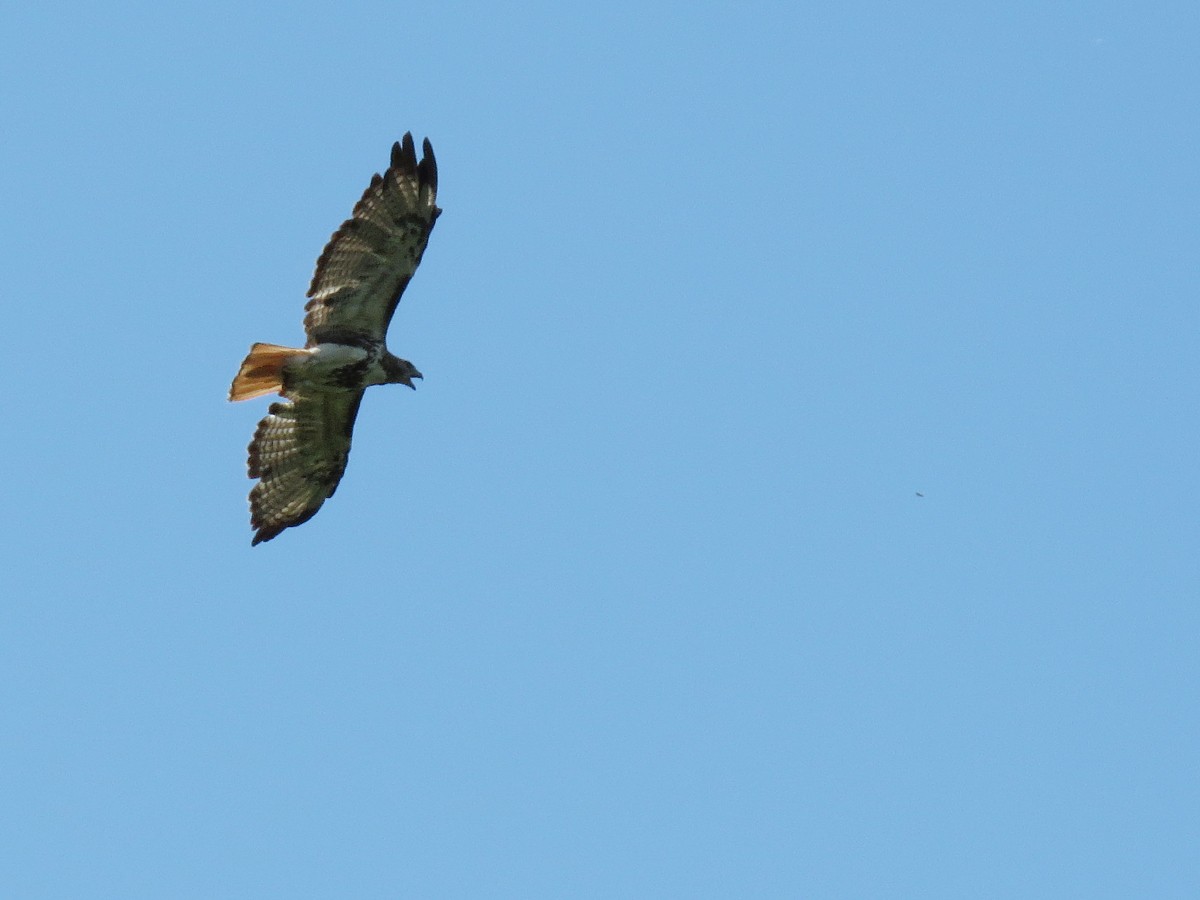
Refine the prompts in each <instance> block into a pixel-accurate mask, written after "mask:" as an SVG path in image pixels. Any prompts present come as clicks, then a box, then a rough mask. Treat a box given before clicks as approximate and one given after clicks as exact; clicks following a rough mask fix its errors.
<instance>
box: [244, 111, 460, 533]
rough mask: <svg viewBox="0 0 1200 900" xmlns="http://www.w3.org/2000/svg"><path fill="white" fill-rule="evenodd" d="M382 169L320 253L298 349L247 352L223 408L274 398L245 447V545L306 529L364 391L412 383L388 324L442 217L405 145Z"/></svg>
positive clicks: (260, 347)
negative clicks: (250, 483)
mask: <svg viewBox="0 0 1200 900" xmlns="http://www.w3.org/2000/svg"><path fill="white" fill-rule="evenodd" d="M391 163H392V164H391V167H390V168H389V169H388V170H387V171H386V172H385V173H384V174H383V175H376V176H375V177H374V178H372V179H371V184H370V186H369V187H368V188H367V190H366V193H364V194H363V196H362V199H361V200H359V202H358V204H357V205H356V206H355V207H354V215H353V217H352V218H350V219H348V220H347V221H346V222H344V223H343V224H342V227H341V228H339V229H338V230H337V231H336V232H335V233H334V235H333V237H332V238H331V239H330V241H329V243H328V244H327V245H326V246H325V250H324V252H322V254H321V257H320V259H318V260H317V270H316V273H315V274H314V275H313V280H312V285H311V286H310V287H309V289H308V296H309V297H310V298H311V299H310V300H309V301H308V305H307V306H306V307H305V310H306V312H307V315H306V316H305V318H304V330H305V332H306V333H307V334H308V342H307V344H306V345H305V347H304V348H303V349H298V348H291V347H281V346H279V345H277V344H255V345H254V346H253V347H252V348H251V349H250V355H249V356H247V357H246V359H245V361H244V362H243V363H242V367H241V369H240V370H239V371H238V374H237V376H236V377H235V378H234V380H233V386H232V387H231V388H230V390H229V399H230V400H248V399H250V398H252V397H260V396H262V395H264V394H273V393H279V394H282V395H283V396H284V397H286V398H287V400H286V402H276V403H272V404H271V407H270V409H269V410H268V415H267V417H266V418H265V419H263V420H262V421H261V422H259V423H258V430H257V431H255V433H254V440H252V441H251V442H250V460H249V470H250V477H251V478H257V479H259V482H258V484H256V485H255V486H254V488H253V489H252V490H251V491H250V521H251V525H252V526H253V527H254V529H255V534H254V540H253V543H255V544H258V543H260V542H262V541H269V540H271V538H273V537H275V536H276V535H277V534H279V533H280V532H281V531H283V529H285V528H290V527H291V526H293V525H299V524H300V523H302V522H306V521H308V520H309V519H310V518H312V517H313V516H314V515H315V514H316V512H317V510H318V509H320V508H321V504H322V503H324V502H325V501H326V500H327V499H328V498H329V497H332V496H333V492H334V491H335V490H337V486H338V482H339V481H340V480H341V478H342V473H343V472H345V471H346V460H347V459H348V457H349V454H350V438H351V434H352V432H353V429H354V417H355V416H356V415H357V414H358V405H359V403H361V402H362V395H363V391H364V390H366V389H367V388H368V387H369V386H371V385H373V384H406V385H408V386H409V387H413V383H412V379H414V378H420V377H421V373H420V372H418V371H417V369H416V367H415V366H413V364H412V363H410V362H408V361H407V360H403V359H400V358H399V357H397V356H393V355H392V354H391V353H390V352H388V349H387V346H386V344H385V337H386V335H387V328H388V323H389V322H390V321H391V318H392V314H393V313H394V312H395V311H396V304H397V303H399V302H400V295H401V294H402V293H404V288H405V287H406V286H407V285H408V282H409V279H410V278H412V274H413V272H414V271H416V268H417V266H418V264H419V263H420V262H421V256H422V254H423V253H424V252H425V245H426V243H427V242H428V241H429V232H430V231H431V230H432V229H433V223H434V222H435V221H436V220H437V217H438V215H439V214H440V213H441V210H440V209H438V207H437V204H436V199H437V163H436V162H435V161H434V157H433V148H432V147H430V146H429V141H425V144H424V148H423V153H422V157H421V161H420V162H419V163H418V162H417V154H416V148H415V146H414V145H413V139H412V135H411V134H406V135H405V136H404V141H403V143H397V144H396V145H395V146H393V147H392V160H391Z"/></svg>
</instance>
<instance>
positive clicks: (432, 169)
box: [417, 138, 437, 194]
mask: <svg viewBox="0 0 1200 900" xmlns="http://www.w3.org/2000/svg"><path fill="white" fill-rule="evenodd" d="M417 173H418V176H419V177H420V179H421V183H422V184H427V185H429V188H430V190H432V191H433V192H434V193H435V194H436V193H437V157H435V156H434V155H433V144H431V143H429V138H425V142H424V143H423V144H422V145H421V164H420V165H419V166H417Z"/></svg>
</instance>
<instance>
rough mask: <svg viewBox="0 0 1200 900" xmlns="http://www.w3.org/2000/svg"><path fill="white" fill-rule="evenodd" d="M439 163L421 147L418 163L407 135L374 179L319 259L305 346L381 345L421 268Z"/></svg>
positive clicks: (310, 293)
mask: <svg viewBox="0 0 1200 900" xmlns="http://www.w3.org/2000/svg"><path fill="white" fill-rule="evenodd" d="M436 200H437V162H436V160H435V159H434V156H433V148H432V147H431V146H430V145H429V141H428V140H426V141H425V145H424V147H423V148H422V157H421V161H420V162H419V163H418V162H417V152H416V148H415V147H414V146H413V138H412V135H411V134H406V135H404V140H403V142H400V143H396V144H395V145H393V147H392V164H391V167H390V168H388V170H387V171H386V172H384V173H383V174H382V175H375V176H374V177H372V179H371V184H370V186H369V187H368V188H367V190H366V193H364V194H363V196H362V199H361V200H359V201H358V204H357V205H356V206H355V207H354V215H353V217H352V218H350V219H347V220H346V221H345V222H344V223H342V227H341V228H339V229H338V230H337V231H336V232H334V235H333V237H332V238H330V240H329V243H328V244H326V245H325V250H324V251H323V252H322V253H321V257H320V259H318V260H317V270H316V272H315V273H314V274H313V280H312V284H311V285H310V286H309V289H308V296H309V297H310V298H312V299H310V300H309V301H308V305H307V306H305V307H304V309H305V311H306V312H307V315H306V316H305V318H304V330H305V331H306V332H307V333H308V346H309V347H313V346H315V345H317V344H319V343H322V342H324V341H338V340H343V339H344V336H347V335H353V336H358V337H367V338H369V339H370V340H372V341H381V340H383V339H384V337H385V336H386V334H387V327H388V323H389V322H391V320H392V313H394V312H395V311H396V304H397V303H399V302H400V295H401V294H403V293H404V288H405V287H406V286H407V285H408V280H409V279H410V278H412V275H413V272H415V271H416V269H417V266H418V265H419V264H420V262H421V256H422V254H424V252H425V245H426V244H427V243H428V242H429V232H430V231H432V230H433V223H434V222H435V221H436V220H437V217H438V214H439V213H441V210H440V209H438V208H437V204H436Z"/></svg>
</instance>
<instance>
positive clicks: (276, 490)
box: [249, 390, 363, 544]
mask: <svg viewBox="0 0 1200 900" xmlns="http://www.w3.org/2000/svg"><path fill="white" fill-rule="evenodd" d="M362 395H363V392H362V391H361V390H359V391H336V392H335V391H313V392H311V393H307V394H305V393H300V392H288V395H287V396H288V401H287V402H283V403H272V404H271V407H270V410H269V411H268V415H267V417H266V418H265V419H263V420H262V421H261V422H259V423H258V429H257V430H256V431H255V432H254V440H252V441H251V442H250V461H249V468H250V477H251V478H259V479H261V480H260V481H259V482H258V484H256V485H255V486H254V487H253V489H252V490H251V491H250V524H251V526H252V527H253V528H254V529H255V532H254V540H253V541H252V544H258V543H261V542H262V541H269V540H271V538H273V537H275V536H276V535H277V534H279V532H281V531H283V529H285V528H290V527H292V526H293V525H299V524H301V523H302V522H307V521H308V520H309V519H311V518H312V517H313V516H314V515H316V512H317V510H318V509H320V508H321V504H322V503H324V502H325V501H326V500H328V499H329V498H330V497H332V496H333V492H334V491H335V490H337V486H338V482H339V481H341V480H342V473H343V472H345V471H346V461H347V459H349V457H350V436H351V434H352V432H353V430H354V417H355V416H357V415H358V405H359V403H361V402H362Z"/></svg>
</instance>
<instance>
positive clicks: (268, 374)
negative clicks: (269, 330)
mask: <svg viewBox="0 0 1200 900" xmlns="http://www.w3.org/2000/svg"><path fill="white" fill-rule="evenodd" d="M305 352H306V351H304V350H297V349H296V348H295V347H281V346H279V345H278V344H262V343H258V344H255V345H254V346H253V347H251V348H250V354H249V355H248V356H247V357H246V359H245V360H244V361H243V362H242V367H241V368H240V369H238V373H237V375H235V376H234V379H233V384H232V385H231V386H230V388H229V399H230V400H252V399H254V398H255V397H261V396H262V395H263V394H278V393H281V392H282V391H283V367H284V365H285V364H286V363H287V361H288V360H289V359H292V358H293V357H295V356H298V355H302V354H304V353H305Z"/></svg>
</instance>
